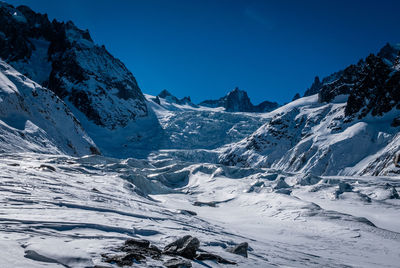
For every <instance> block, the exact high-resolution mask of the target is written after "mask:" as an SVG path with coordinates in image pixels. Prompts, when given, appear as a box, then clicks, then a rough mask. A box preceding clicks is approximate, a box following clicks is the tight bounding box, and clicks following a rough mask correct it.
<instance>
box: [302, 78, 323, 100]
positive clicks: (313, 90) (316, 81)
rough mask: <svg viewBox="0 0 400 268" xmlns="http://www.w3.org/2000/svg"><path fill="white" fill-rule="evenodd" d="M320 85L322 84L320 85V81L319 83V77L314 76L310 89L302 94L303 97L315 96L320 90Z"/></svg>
mask: <svg viewBox="0 0 400 268" xmlns="http://www.w3.org/2000/svg"><path fill="white" fill-rule="evenodd" d="M322 85H323V84H322V83H321V81H319V77H318V76H316V77H315V78H314V82H313V83H312V85H311V87H310V88H309V89H307V90H306V92H305V93H304V96H311V95H314V94H317V93H318V92H319V91H320V90H321V87H322Z"/></svg>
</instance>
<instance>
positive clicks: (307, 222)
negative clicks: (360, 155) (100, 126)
mask: <svg viewBox="0 0 400 268" xmlns="http://www.w3.org/2000/svg"><path fill="white" fill-rule="evenodd" d="M0 168H1V170H2V173H1V174H0V191H1V192H2V194H1V195H0V222H2V224H1V225H0V248H1V249H2V250H1V253H0V256H1V258H0V266H1V267H94V266H95V265H99V266H98V267H117V266H116V265H112V264H108V263H104V262H103V261H104V259H103V258H102V256H101V255H102V254H103V253H106V254H110V253H113V254H118V252H117V251H116V247H118V246H120V245H121V244H122V243H123V241H125V240H126V239H127V238H141V239H146V240H149V241H151V243H153V245H155V246H157V247H159V248H161V249H162V248H163V247H164V246H165V245H166V244H168V243H170V242H172V241H174V240H175V239H176V238H177V237H182V236H184V235H192V236H195V237H197V238H198V239H199V240H200V248H201V249H202V250H205V251H207V252H212V253H214V254H218V255H220V256H222V257H224V258H226V259H228V260H231V261H235V262H236V263H237V264H238V265H237V266H238V267H397V266H398V263H399V261H400V256H399V254H398V248H399V247H400V233H399V232H400V230H399V226H400V225H399V220H398V215H399V209H400V203H399V199H398V194H397V190H396V189H399V187H400V183H399V180H398V179H394V178H387V177H379V179H377V178H376V177H373V178H371V177H316V176H311V175H298V174H292V173H284V172H281V171H276V170H268V169H257V168H252V169H247V168H238V167H226V166H221V165H215V164H193V163H187V162H177V161H176V160H174V159H164V160H154V161H152V160H150V161H148V160H136V159H125V160H118V159H112V158H104V157H102V156H87V157H82V158H73V157H70V156H65V155H60V156H55V155H52V156H50V155H44V154H31V153H24V154H11V153H8V154H4V153H3V154H2V157H0ZM289 193H291V194H290V195H289ZM396 194H397V195H396ZM396 198H397V199H396ZM185 210H190V211H192V212H191V213H190V214H189V213H187V212H186V211H185ZM21 212H23V213H21ZM193 212H195V213H196V214H197V215H191V214H194V213H193ZM241 242H248V243H249V246H250V247H249V252H248V255H249V256H248V258H244V257H242V256H239V255H235V254H231V253H228V252H227V251H226V248H229V247H231V246H233V245H235V244H238V243H241ZM169 258H171V257H168V256H166V255H163V256H162V257H161V259H158V260H157V259H151V258H146V260H142V261H141V262H136V263H134V264H133V266H134V267H145V266H151V267H160V266H162V263H163V262H164V261H166V260H167V259H169ZM192 265H193V267H236V266H232V265H223V264H218V263H216V262H213V261H195V262H192Z"/></svg>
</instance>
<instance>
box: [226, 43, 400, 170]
mask: <svg viewBox="0 0 400 268" xmlns="http://www.w3.org/2000/svg"><path fill="white" fill-rule="evenodd" d="M388 51H389V52H388ZM399 51H400V49H399V47H398V46H392V45H386V46H385V47H384V48H383V49H382V50H381V51H380V52H379V53H378V54H377V55H376V56H375V55H370V56H368V57H367V58H366V59H365V60H362V61H360V62H359V63H358V64H357V65H351V66H349V67H348V68H346V69H345V70H343V71H341V72H338V73H336V74H334V75H332V76H330V78H329V79H328V78H327V79H324V80H323V82H322V83H321V82H319V80H318V79H316V81H315V82H314V86H315V85H316V84H318V83H320V84H319V93H318V94H315V95H312V96H309V97H304V98H301V99H298V100H295V101H293V102H291V103H289V104H287V105H285V106H283V107H281V108H278V109H277V110H275V111H273V112H271V113H270V114H269V117H270V119H271V121H270V122H268V123H267V124H265V125H263V126H262V127H261V128H260V129H258V130H257V131H256V132H255V133H253V134H252V135H251V136H249V137H247V138H245V139H243V140H242V141H240V142H238V143H236V144H232V145H227V146H226V147H225V148H224V149H223V153H222V154H221V155H220V162H221V163H224V164H228V165H241V166H249V167H271V168H276V169H280V170H287V171H296V172H312V173H315V174H320V175H322V174H323V175H337V174H349V175H352V174H373V175H378V174H385V175H389V174H393V173H394V174H398V173H399V169H398V167H397V163H396V162H395V161H394V158H395V157H396V154H397V153H398V152H400V140H399V135H398V132H399V129H398V127H399V124H398V122H399V117H400V110H399V108H400V106H399V105H400V98H399V88H400V79H399V78H400V72H399V63H398V62H399ZM334 77H335V78H334ZM330 79H331V80H330ZM324 81H325V82H324ZM328 81H329V82H328ZM312 88H313V87H312Z"/></svg>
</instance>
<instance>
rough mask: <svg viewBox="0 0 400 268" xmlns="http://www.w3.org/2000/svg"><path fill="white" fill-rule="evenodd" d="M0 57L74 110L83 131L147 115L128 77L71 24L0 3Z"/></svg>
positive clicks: (121, 124)
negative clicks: (91, 127)
mask: <svg viewBox="0 0 400 268" xmlns="http://www.w3.org/2000/svg"><path fill="white" fill-rule="evenodd" d="M0 57H1V58H2V59H3V60H5V61H7V62H8V63H10V64H11V65H12V66H13V67H14V68H15V69H17V70H18V71H19V72H21V73H22V74H24V75H26V76H28V77H29V78H31V79H32V80H34V81H36V82H38V83H39V84H41V85H43V86H46V87H48V88H49V89H50V90H52V91H53V92H55V93H56V94H57V95H58V96H59V97H60V98H62V99H63V100H64V101H65V102H66V103H67V104H68V105H70V106H73V107H74V108H76V109H77V110H78V111H79V112H80V113H78V114H76V115H77V116H78V118H79V119H80V120H81V122H84V124H85V125H86V122H90V123H91V124H94V125H96V126H101V127H103V128H106V129H116V128H121V127H125V126H126V125H127V124H128V123H129V122H131V121H134V120H135V119H136V118H138V117H143V116H146V115H147V106H146V104H145V99H144V96H143V94H142V92H141V90H140V88H139V86H138V84H137V82H136V80H135V78H134V76H133V75H132V73H131V72H130V71H129V70H128V69H127V68H126V67H125V66H124V64H123V63H122V62H121V61H119V60H118V59H116V58H114V57H113V56H112V55H111V54H110V53H109V52H108V51H107V50H106V49H105V47H104V46H98V45H96V44H94V42H93V40H92V39H91V37H90V34H89V32H88V31H87V30H86V31H84V30H80V29H78V28H77V27H76V26H75V25H74V24H73V23H72V22H71V21H68V22H67V23H63V22H58V21H56V20H53V21H52V22H50V21H49V20H48V18H47V15H42V14H39V13H35V12H33V11H32V10H31V9H30V8H28V7H26V6H19V7H17V8H14V7H13V6H11V5H8V4H6V3H3V2H2V3H1V4H0ZM84 119H87V120H84Z"/></svg>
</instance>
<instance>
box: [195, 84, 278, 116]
mask: <svg viewBox="0 0 400 268" xmlns="http://www.w3.org/2000/svg"><path fill="white" fill-rule="evenodd" d="M199 105H200V106H206V107H211V108H216V107H223V108H225V110H226V111H227V112H259V113H261V112H269V111H272V110H274V109H276V108H277V107H278V103H276V102H270V101H264V102H262V103H260V104H259V105H253V104H252V103H251V101H250V98H249V96H248V95H247V92H246V91H244V90H240V89H239V88H238V87H236V88H235V89H234V90H232V91H230V92H229V93H228V94H227V95H226V96H224V97H222V98H220V99H218V100H205V101H203V102H201V103H200V104H199Z"/></svg>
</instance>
